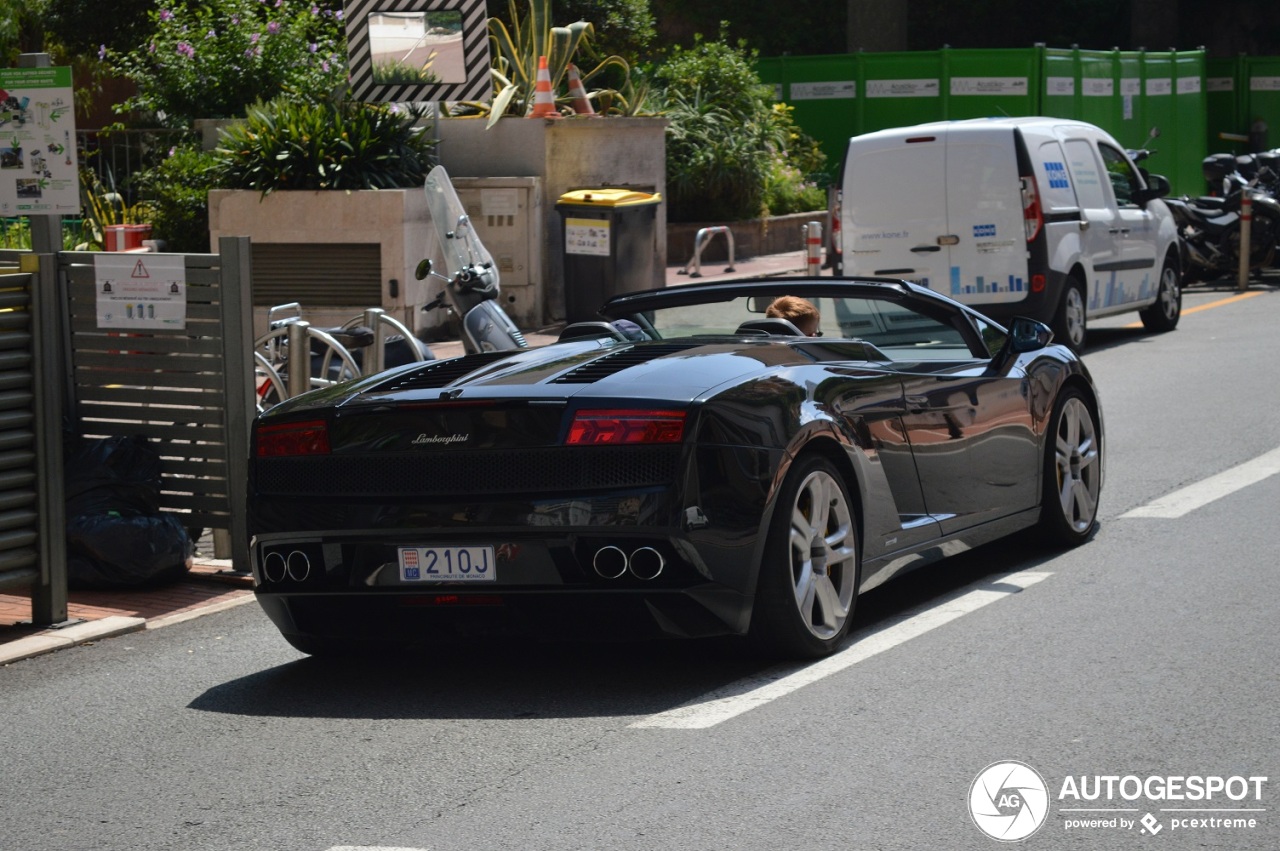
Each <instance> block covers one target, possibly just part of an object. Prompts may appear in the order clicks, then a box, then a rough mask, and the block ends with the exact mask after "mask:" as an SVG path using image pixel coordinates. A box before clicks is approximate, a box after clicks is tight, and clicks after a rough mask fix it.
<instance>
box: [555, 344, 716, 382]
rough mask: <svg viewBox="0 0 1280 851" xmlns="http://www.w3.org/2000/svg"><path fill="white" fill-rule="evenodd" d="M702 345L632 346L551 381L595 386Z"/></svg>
mask: <svg viewBox="0 0 1280 851" xmlns="http://www.w3.org/2000/svg"><path fill="white" fill-rule="evenodd" d="M699 345H701V344H700V343H658V344H653V345H643V346H632V347H631V348H629V349H623V350H622V351H620V352H614V353H613V354H609V355H605V356H604V357H602V358H596V359H595V360H593V361H591V362H590V363H585V364H583V365H582V366H580V367H577V368H576V369H571V370H569V371H568V372H566V373H565V374H564V375H560V376H557V377H556V378H553V379H552V380H551V383H552V384H593V383H595V382H597V381H600V380H602V379H605V378H608V377H609V376H611V375H617V374H618V373H619V372H622V371H623V370H624V369H630V368H631V367H633V366H639V365H640V364H642V363H648V362H649V361H652V360H657V359H658V358H662V357H666V356H667V355H674V354H676V353H678V352H683V351H687V350H689V349H696V348H697V347H698V346H699Z"/></svg>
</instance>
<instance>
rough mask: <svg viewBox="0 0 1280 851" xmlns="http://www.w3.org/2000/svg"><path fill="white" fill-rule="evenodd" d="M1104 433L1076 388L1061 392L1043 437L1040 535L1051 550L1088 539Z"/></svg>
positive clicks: (1099, 482)
mask: <svg viewBox="0 0 1280 851" xmlns="http://www.w3.org/2000/svg"><path fill="white" fill-rule="evenodd" d="M1101 434H1102V429H1101V428H1100V427H1099V424H1098V415H1097V413H1096V412H1095V411H1094V409H1093V407H1092V406H1090V405H1089V403H1088V401H1087V400H1086V399H1085V396H1084V393H1082V392H1081V391H1080V390H1079V389H1077V388H1075V387H1068V388H1066V389H1065V390H1063V391H1062V394H1061V395H1060V396H1059V397H1058V400H1057V402H1055V403H1054V406H1053V415H1052V417H1051V419H1050V420H1049V428H1048V430H1047V431H1046V432H1045V450H1044V470H1043V475H1042V484H1041V500H1040V532H1041V536H1042V537H1043V538H1044V539H1045V540H1046V541H1047V542H1048V543H1050V544H1052V545H1055V546H1065V547H1074V546H1076V545H1077V544H1081V543H1083V542H1084V541H1086V540H1088V538H1089V536H1090V535H1091V534H1093V530H1094V528H1095V527H1096V526H1097V522H1098V498H1099V496H1100V495H1101V491H1102V442H1101Z"/></svg>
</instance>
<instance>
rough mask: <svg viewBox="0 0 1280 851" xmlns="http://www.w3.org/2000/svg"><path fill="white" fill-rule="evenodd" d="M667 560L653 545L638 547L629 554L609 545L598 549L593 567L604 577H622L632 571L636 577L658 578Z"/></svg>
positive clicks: (593, 558) (593, 560) (592, 563)
mask: <svg viewBox="0 0 1280 851" xmlns="http://www.w3.org/2000/svg"><path fill="white" fill-rule="evenodd" d="M666 566H667V560H666V559H665V558H663V557H662V553H660V552H658V551H657V550H655V549H654V548H653V547H637V548H636V549H634V550H632V551H631V554H630V555H628V554H627V553H626V552H625V551H623V550H622V549H620V548H618V547H615V546H613V545H609V546H607V547H601V548H600V549H598V550H596V554H595V555H594V556H593V557H592V558H591V567H592V568H593V569H594V570H595V572H596V573H597V574H599V575H600V576H601V577H602V578H604V579H620V578H621V577H622V576H623V574H625V573H628V572H630V574H631V575H632V576H634V577H635V578H636V579H644V580H650V579H657V578H658V577H659V576H661V575H662V569H663V568H665V567H666Z"/></svg>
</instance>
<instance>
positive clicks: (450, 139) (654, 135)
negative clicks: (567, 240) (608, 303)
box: [435, 118, 668, 322]
mask: <svg viewBox="0 0 1280 851" xmlns="http://www.w3.org/2000/svg"><path fill="white" fill-rule="evenodd" d="M486 123H487V121H486V120H485V119H480V118H445V119H441V120H440V121H438V122H437V123H436V125H435V126H436V131H435V132H436V134H437V136H438V137H439V139H440V147H439V152H440V161H441V163H442V164H443V165H444V167H445V168H446V169H448V171H449V175H450V177H453V178H459V177H472V178H486V177H492V178H505V177H536V178H538V179H539V181H540V183H541V191H540V193H539V194H540V196H541V205H540V207H541V209H540V210H536V211H532V213H531V214H532V215H536V216H538V217H539V219H540V222H541V228H540V230H541V234H542V238H541V240H540V244H539V245H537V246H533V247H532V248H533V250H535V251H541V257H539V258H536V259H535V260H534V262H533V263H532V274H535V275H538V276H540V278H541V280H539V281H535V282H531V283H532V284H533V285H534V287H535V289H536V290H537V291H538V292H540V294H541V299H542V302H543V319H544V321H546V322H554V321H558V320H561V319H563V318H564V315H565V312H564V288H565V273H564V233H563V228H562V223H561V215H560V213H559V211H558V210H557V209H556V202H557V200H559V198H560V196H562V195H564V194H565V193H566V192H571V191H573V190H576V189H594V188H625V189H634V190H638V191H643V192H657V193H660V194H662V195H663V197H664V198H665V195H666V168H667V159H666V127H667V123H668V122H667V120H666V119H664V118H595V119H587V118H563V119H529V118H503V119H502V120H500V121H499V122H498V123H497V124H495V125H494V126H493V127H492V128H488V129H486V126H485V125H486ZM468 212H469V213H471V217H472V219H473V220H475V221H477V222H479V218H478V217H477V215H475V213H474V212H472V211H471V210H468ZM480 233H481V237H482V238H483V235H484V231H483V230H480ZM654 256H656V257H666V256H667V213H666V204H665V203H663V204H659V205H658V206H657V216H656V222H655V233H654ZM531 259H533V258H531ZM662 283H663V269H662V264H661V263H657V264H654V274H653V280H652V281H651V282H650V283H649V286H653V287H659V286H662ZM596 295H599V296H600V300H601V301H602V302H603V300H604V297H605V296H607V295H609V293H605V292H603V290H602V291H601V292H599V293H591V294H589V296H588V297H591V298H594V297H595V296H596Z"/></svg>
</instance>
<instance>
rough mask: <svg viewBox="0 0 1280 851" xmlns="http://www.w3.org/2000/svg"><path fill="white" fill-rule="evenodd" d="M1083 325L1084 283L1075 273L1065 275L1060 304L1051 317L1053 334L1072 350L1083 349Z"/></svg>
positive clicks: (1084, 333)
mask: <svg viewBox="0 0 1280 851" xmlns="http://www.w3.org/2000/svg"><path fill="white" fill-rule="evenodd" d="M1086 333H1087V328H1086V325H1085V301H1084V284H1082V283H1081V282H1080V279H1079V278H1077V277H1076V276H1075V275H1067V279H1066V281H1065V282H1064V285H1063V288H1062V304H1060V305H1058V315H1057V316H1055V317H1054V319H1053V336H1054V338H1055V339H1056V340H1057V341H1058V342H1060V343H1065V344H1066V345H1067V346H1070V347H1071V349H1072V351H1075V352H1077V353H1078V352H1081V351H1084V339H1085V335H1086Z"/></svg>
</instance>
